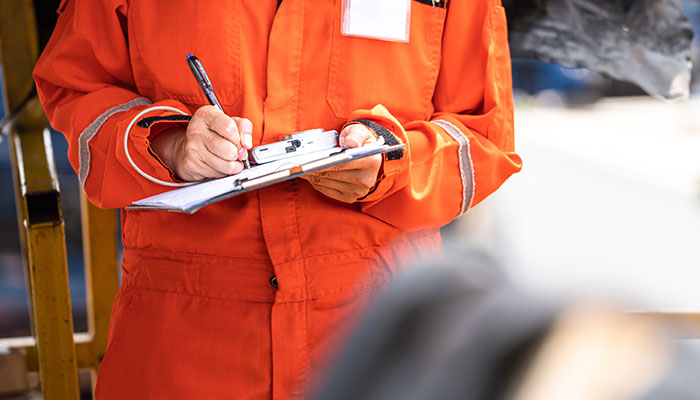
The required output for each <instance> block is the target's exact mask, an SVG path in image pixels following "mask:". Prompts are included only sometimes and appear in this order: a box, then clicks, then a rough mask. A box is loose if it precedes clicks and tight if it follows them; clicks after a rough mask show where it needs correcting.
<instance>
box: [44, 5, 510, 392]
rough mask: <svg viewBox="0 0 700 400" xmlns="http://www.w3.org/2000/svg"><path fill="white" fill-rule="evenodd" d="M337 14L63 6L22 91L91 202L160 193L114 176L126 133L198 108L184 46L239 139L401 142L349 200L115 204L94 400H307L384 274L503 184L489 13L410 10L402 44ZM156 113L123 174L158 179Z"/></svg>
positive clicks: (254, 197)
mask: <svg viewBox="0 0 700 400" xmlns="http://www.w3.org/2000/svg"><path fill="white" fill-rule="evenodd" d="M342 3H343V1H342V0H335V1H331V0H320V1H309V0H284V1H282V2H281V4H280V6H279V8H278V2H277V1H274V0H268V1H242V0H208V1H178V2H173V1H170V0H99V1H96V0H67V1H66V0H64V1H63V3H62V5H61V8H60V9H59V12H61V14H62V15H61V16H60V17H59V20H58V25H57V27H56V30H55V32H54V34H53V37H52V38H51V40H50V42H49V44H48V46H47V47H46V49H45V50H44V52H43V54H42V55H41V57H40V59H39V61H38V64H37V66H36V69H35V71H34V77H35V80H36V84H37V87H38V92H39V96H40V99H41V101H42V104H43V105H44V108H45V110H46V113H47V115H48V117H49V120H50V122H51V124H52V125H53V126H54V127H55V128H56V129H57V130H59V131H61V132H63V133H64V134H65V136H66V138H67V140H68V142H69V145H70V147H69V159H70V162H71V164H72V166H73V168H74V169H75V170H76V172H77V174H78V175H79V178H80V182H81V184H82V187H83V189H84V191H85V193H86V194H87V196H88V197H89V199H90V200H91V201H92V202H93V203H95V204H97V205H98V206H100V207H105V208H112V207H114V208H123V207H125V206H127V205H129V204H130V203H131V202H132V201H134V200H137V199H140V198H143V197H146V196H150V195H153V194H156V193H159V192H162V191H164V190H166V188H165V187H163V186H159V185H157V184H155V183H152V182H150V181H148V180H146V179H144V178H142V177H141V176H140V175H139V174H137V173H136V171H134V169H133V168H132V167H131V165H130V164H129V163H128V161H127V160H126V156H125V153H124V150H123V145H122V143H123V140H124V131H125V128H126V125H127V124H128V123H129V122H130V121H131V119H132V118H133V117H134V116H135V115H136V114H137V113H138V112H140V111H141V110H143V109H144V108H146V107H147V106H148V105H150V104H154V105H169V106H173V107H176V108H179V109H181V110H183V111H185V112H188V113H189V114H192V113H193V112H194V111H195V110H196V109H197V108H199V107H200V106H202V105H205V104H207V100H206V98H205V97H204V95H203V93H202V92H201V89H200V88H199V86H198V85H197V83H196V81H195V80H194V78H193V77H192V74H191V72H190V70H189V68H188V66H187V63H186V60H185V57H186V55H187V54H188V53H190V52H192V53H194V54H196V55H197V56H198V57H199V58H200V59H201V60H202V62H203V63H204V64H205V66H206V68H207V72H208V74H209V77H210V78H211V80H212V82H213V84H214V88H215V90H216V91H217V95H218V97H219V100H220V102H221V103H222V105H223V107H224V110H225V111H226V113H227V114H228V115H231V116H240V117H245V118H248V119H250V120H251V121H252V123H253V127H254V128H253V141H254V144H256V145H258V144H261V143H269V142H273V141H276V140H279V138H280V136H282V135H286V134H289V133H291V132H294V131H298V130H302V129H309V128H325V129H336V130H338V131H340V128H341V127H342V126H343V125H344V124H345V123H346V122H347V121H349V120H354V119H366V120H370V121H373V122H375V123H377V124H379V125H381V126H383V127H385V128H386V129H388V130H389V131H391V132H392V133H393V134H394V135H396V137H397V138H398V139H399V140H400V141H401V142H403V143H405V144H406V145H407V148H406V149H404V151H403V154H401V155H399V156H396V155H395V156H394V157H388V156H386V155H385V156H384V159H383V164H382V168H381V171H380V176H379V180H378V184H377V186H376V188H375V190H374V191H373V192H371V194H370V195H369V196H367V197H366V198H364V199H362V200H360V201H357V202H355V203H353V204H346V203H341V202H338V201H335V200H331V199H330V198H328V197H326V196H324V195H323V194H321V193H319V192H318V191H316V190H314V189H313V188H312V187H311V186H310V184H309V183H308V182H306V181H303V180H299V179H297V180H293V181H290V182H286V183H283V184H278V185H273V186H271V187H267V188H264V189H261V190H258V191H254V192H250V193H247V194H244V195H241V196H238V197H234V198H232V199H229V200H226V201H222V202H219V203H216V204H214V205H211V206H208V207H205V208H204V209H202V210H200V211H199V212H197V213H195V214H193V215H185V214H179V213H169V212H162V211H124V210H122V211H121V222H122V241H123V244H124V261H123V264H122V270H123V275H122V287H121V289H120V291H119V294H118V295H117V298H116V301H115V303H114V309H113V313H112V321H111V328H110V338H109V344H108V349H107V353H106V356H105V358H104V361H103V362H102V365H101V367H100V371H99V379H98V385H97V395H98V397H99V398H103V399H132V398H159V399H160V398H167V399H175V398H207V399H209V398H237V399H258V398H260V399H265V398H276V399H286V398H300V397H305V396H307V395H308V393H309V388H310V387H311V382H312V380H311V379H310V373H311V371H312V370H314V368H315V369H318V366H319V365H322V362H323V360H324V359H326V358H327V357H328V355H329V354H332V353H333V348H334V347H337V344H336V341H337V337H338V333H339V332H342V331H343V326H346V325H347V321H349V320H350V318H351V316H352V315H353V314H354V313H356V311H357V310H358V308H361V306H362V305H363V304H366V303H367V302H368V299H369V295H370V293H371V292H372V291H373V290H375V289H376V288H378V287H381V286H382V285H384V284H385V283H386V282H387V281H388V280H389V279H390V278H391V277H392V276H393V275H395V274H396V273H397V272H398V271H399V270H400V268H401V264H402V262H401V260H405V259H407V258H408V257H414V256H415V255H416V254H417V255H422V256H439V255H440V254H441V251H442V250H441V241H440V236H439V228H440V227H441V226H443V225H445V224H447V223H448V222H450V221H451V220H453V219H454V218H456V217H458V216H460V215H462V214H464V213H465V212H467V211H468V210H469V209H470V207H472V206H473V205H474V204H476V203H478V202H480V201H481V200H483V199H484V198H485V197H486V196H488V195H489V194H490V193H492V192H493V191H494V190H496V189H497V188H498V187H499V186H500V185H501V184H502V183H503V182H504V181H505V180H506V179H507V178H508V177H509V176H510V175H511V174H513V173H515V172H517V171H519V169H520V167H521V162H520V158H519V157H518V156H517V155H516V154H515V153H514V152H513V103H512V89H511V76H510V58H509V50H508V44H507V32H506V30H507V28H506V20H505V13H504V10H503V8H502V7H501V4H500V0H452V1H450V2H449V4H448V5H447V7H446V8H445V7H444V3H445V1H442V2H435V3H433V2H432V1H429V0H421V1H415V0H414V1H412V9H411V22H410V42H409V43H395V42H387V41H380V40H372V39H366V38H357V37H348V36H343V35H341V32H340V30H341V29H340V22H341V9H342ZM173 114H174V113H170V112H154V113H153V114H152V115H149V117H157V118H154V119H151V120H150V122H151V123H150V124H140V126H136V127H135V128H134V129H133V130H132V132H131V135H130V137H129V138H130V142H129V146H130V147H129V148H130V153H131V155H132V158H133V159H134V161H135V162H136V164H137V165H138V166H139V167H140V168H141V169H143V170H144V171H146V172H147V173H149V174H151V175H153V176H155V177H157V178H159V179H162V180H170V181H172V180H173V179H174V178H173V173H172V171H170V170H169V168H168V167H167V166H165V165H164V164H163V163H162V162H161V161H160V160H159V159H158V157H157V156H156V155H155V154H154V152H153V151H152V150H151V149H150V147H149V143H150V141H149V139H150V138H152V137H153V135H155V134H157V133H158V132H159V131H162V130H163V129H165V128H166V127H172V125H173V124H175V123H177V122H173V121H171V120H167V119H162V118H160V117H166V116H168V115H173ZM390 245H391V246H390ZM273 276H275V277H276V280H277V282H275V283H276V284H277V287H274V286H273V285H271V284H270V282H271V277H273Z"/></svg>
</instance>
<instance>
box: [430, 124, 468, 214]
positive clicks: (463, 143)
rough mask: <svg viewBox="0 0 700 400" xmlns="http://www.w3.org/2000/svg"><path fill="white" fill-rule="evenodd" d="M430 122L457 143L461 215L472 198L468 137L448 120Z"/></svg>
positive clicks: (466, 209)
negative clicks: (460, 179) (460, 181)
mask: <svg viewBox="0 0 700 400" xmlns="http://www.w3.org/2000/svg"><path fill="white" fill-rule="evenodd" d="M432 123H434V124H435V125H437V126H439V127H441V128H442V129H444V130H445V132H447V133H448V134H449V135H450V136H452V138H453V139H454V140H456V141H457V143H459V148H458V149H457V151H458V153H459V173H460V175H461V176H462V210H461V212H460V215H462V214H464V213H466V212H467V211H469V209H470V208H471V205H472V200H473V199H474V185H475V182H474V164H473V163H472V157H471V153H470V152H469V138H467V135H465V134H464V133H463V132H462V131H461V130H459V128H457V127H456V126H455V125H454V124H452V123H450V122H447V121H445V120H442V119H439V120H435V121H432Z"/></svg>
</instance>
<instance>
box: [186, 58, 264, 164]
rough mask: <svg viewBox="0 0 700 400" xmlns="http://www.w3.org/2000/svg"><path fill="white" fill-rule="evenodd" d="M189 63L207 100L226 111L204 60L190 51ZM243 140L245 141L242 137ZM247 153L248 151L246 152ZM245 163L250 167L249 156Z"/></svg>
mask: <svg viewBox="0 0 700 400" xmlns="http://www.w3.org/2000/svg"><path fill="white" fill-rule="evenodd" d="M187 65H189V66H190V70H191V71H192V75H194V79H196V80H197V83H199V87H201V88H202V91H203V92H204V95H205V96H206V97H207V100H209V104H211V105H212V106H214V107H216V108H218V109H219V110H221V112H224V109H223V107H221V103H219V99H217V98H216V95H215V94H214V87H213V86H212V84H211V81H210V80H209V76H208V75H207V72H206V71H205V70H204V66H203V65H202V62H201V61H199V59H198V58H197V57H195V55H194V54H192V53H190V54H188V55H187ZM241 142H243V138H242V137H241ZM246 154H248V153H247V152H246ZM243 164H244V165H245V167H246V168H250V161H249V160H248V157H247V156H246V158H245V160H243Z"/></svg>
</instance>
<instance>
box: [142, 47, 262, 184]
mask: <svg viewBox="0 0 700 400" xmlns="http://www.w3.org/2000/svg"><path fill="white" fill-rule="evenodd" d="M188 63H190V68H192V72H193V73H195V77H196V78H197V81H198V82H200V86H201V87H202V90H204V93H205V94H206V95H207V98H208V99H209V101H210V102H211V103H212V105H207V106H202V107H200V108H199V109H198V110H197V111H196V112H195V113H194V115H193V116H192V119H191V120H190V122H189V124H188V125H187V128H186V129H185V128H182V127H179V126H177V127H173V128H171V129H168V130H166V131H164V132H161V133H159V134H158V135H157V136H155V137H154V138H153V139H152V140H151V147H152V149H153V150H154V152H155V153H156V154H157V155H158V157H159V158H160V160H161V161H162V162H163V163H165V164H166V165H167V166H168V167H170V168H171V169H172V170H173V171H174V172H175V174H176V175H177V177H178V178H180V179H182V180H185V181H198V180H202V179H206V178H220V177H223V176H227V175H235V174H237V173H239V172H241V171H242V170H243V168H244V167H245V166H246V165H248V164H247V161H248V150H247V149H250V148H252V147H253V143H252V142H253V140H252V132H253V124H252V123H251V122H250V121H249V120H247V119H245V118H237V117H229V116H228V115H226V114H224V113H223V112H222V111H221V106H220V104H219V101H218V100H217V99H216V96H215V95H214V92H213V91H212V90H211V82H209V78H208V77H207V76H206V73H205V72H204V69H203V68H201V63H199V61H198V60H197V59H196V58H195V57H194V56H191V57H188Z"/></svg>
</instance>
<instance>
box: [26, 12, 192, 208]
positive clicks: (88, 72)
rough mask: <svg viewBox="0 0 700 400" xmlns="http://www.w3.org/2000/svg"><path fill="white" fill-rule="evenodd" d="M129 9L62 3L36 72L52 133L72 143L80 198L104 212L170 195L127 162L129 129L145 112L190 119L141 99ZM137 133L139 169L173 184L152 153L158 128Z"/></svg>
mask: <svg viewBox="0 0 700 400" xmlns="http://www.w3.org/2000/svg"><path fill="white" fill-rule="evenodd" d="M126 8H127V6H126V1H125V0H101V1H94V0H70V1H67V2H64V3H62V6H61V9H60V10H61V11H62V13H61V15H60V17H59V19H58V23H57V26H56V29H55V30H54V33H53V35H52V37H51V40H50V41H49V43H48V45H47V47H46V49H45V50H44V52H43V53H42V55H41V57H40V58H39V60H38V62H37V65H36V67H35V69H34V80H35V82H36V86H37V91H38V93H39V99H40V100H41V103H42V105H43V107H44V110H45V111H46V115H47V116H48V118H49V122H50V123H51V125H52V126H53V127H54V128H55V129H56V130H58V131H60V132H62V133H63V134H64V135H65V137H66V139H67V140H68V145H69V149H68V158H69V161H70V163H71V165H72V167H73V169H75V171H76V173H77V174H78V177H79V179H80V183H81V186H82V187H83V190H84V191H85V193H86V194H87V196H88V198H89V199H90V201H92V202H93V203H94V204H97V205H98V206H100V207H104V208H113V207H124V206H126V205H129V204H130V203H131V202H132V201H133V200H136V199H139V198H142V197H145V196H149V195H152V194H155V193H158V192H162V191H164V190H165V189H166V187H164V186H161V185H158V184H155V183H152V182H150V181H149V180H147V179H145V178H143V177H142V176H141V175H139V174H138V173H137V172H136V171H135V170H134V168H133V167H132V166H131V165H130V163H129V161H128V160H127V158H126V153H125V151H124V144H123V143H124V134H125V130H126V128H127V125H128V124H129V122H131V120H132V119H133V118H134V117H135V116H136V115H137V114H138V113H139V112H141V111H143V110H144V109H145V108H147V107H148V106H171V107H174V108H177V109H179V110H182V111H183V112H189V110H188V109H187V108H186V107H185V106H184V105H183V104H181V103H179V102H177V101H173V100H167V101H162V102H158V103H155V104H151V100H150V99H147V98H144V97H141V96H139V94H138V93H137V91H136V89H135V86H136V85H135V83H134V78H133V73H132V69H131V64H130V55H129V48H128V44H127V40H126V35H127V31H126V29H127V27H126ZM183 62H184V61H183ZM158 115H176V113H175V112H170V111H157V112H153V113H149V114H146V115H144V117H153V116H158ZM170 123H172V122H170ZM139 125H140V126H139ZM139 125H135V126H134V128H133V129H132V131H131V134H130V135H129V141H128V148H129V154H130V155H131V157H132V159H133V161H134V163H135V164H136V165H137V166H138V167H139V168H141V169H142V170H143V171H144V172H146V173H147V174H149V175H151V176H153V177H155V178H157V179H160V180H164V181H170V182H173V181H174V176H173V173H172V171H170V170H169V169H168V168H167V167H166V166H165V164H163V163H162V162H161V161H160V160H159V159H158V157H157V156H156V155H155V153H153V152H152V150H151V148H150V141H149V139H148V138H149V135H150V134H151V130H152V129H154V127H155V126H156V125H158V124H154V123H151V124H148V126H147V127H146V126H145V124H139Z"/></svg>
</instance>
